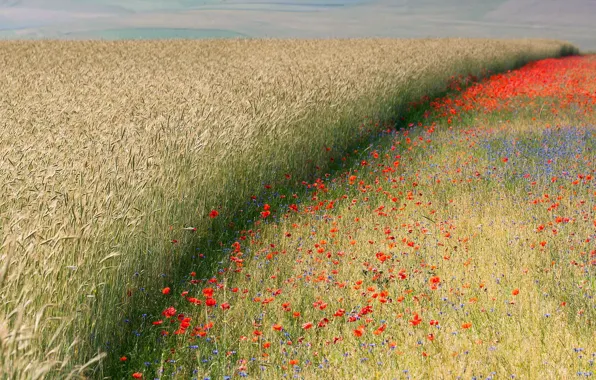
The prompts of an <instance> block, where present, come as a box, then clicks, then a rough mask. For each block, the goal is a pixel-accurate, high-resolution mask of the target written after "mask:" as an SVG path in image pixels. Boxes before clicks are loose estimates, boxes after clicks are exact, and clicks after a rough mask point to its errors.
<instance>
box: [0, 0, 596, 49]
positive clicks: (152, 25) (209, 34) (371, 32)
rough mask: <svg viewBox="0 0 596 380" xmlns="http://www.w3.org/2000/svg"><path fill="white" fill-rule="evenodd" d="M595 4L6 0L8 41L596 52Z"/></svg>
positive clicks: (3, 21) (0, 32)
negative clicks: (563, 43) (492, 43)
mask: <svg viewBox="0 0 596 380" xmlns="http://www.w3.org/2000/svg"><path fill="white" fill-rule="evenodd" d="M594 15H596V1H590V0H567V1H565V2H562V1H559V0H486V1H477V0H444V1H437V0H393V1H390V0H302V1H299V0H257V1H250V0H171V1H168V0H129V1H127V2H125V3H123V2H120V1H117V0H78V1H77V0H46V1H42V0H0V38H4V39H19V38H69V39H97V38H102V39H123V38H180V37H183V38H226V37H254V38H262V37H267V38H329V37H339V38H354V37H396V38H417V37H494V38H525V37H528V38H553V39H561V40H567V41H570V42H573V43H575V44H577V45H578V46H579V47H580V48H581V49H596V26H595V25H594V24H595V23H594V22H593V16H594Z"/></svg>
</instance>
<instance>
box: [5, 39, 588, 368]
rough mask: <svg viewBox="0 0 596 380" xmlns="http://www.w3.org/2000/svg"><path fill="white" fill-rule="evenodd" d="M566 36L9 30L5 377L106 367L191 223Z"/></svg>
mask: <svg viewBox="0 0 596 380" xmlns="http://www.w3.org/2000/svg"><path fill="white" fill-rule="evenodd" d="M573 52H576V49H575V48H574V47H573V46H571V45H569V44H567V43H564V42H558V41H542V40H481V39H478V40H473V39H472V40H469V39H427V40H396V39H362V40H360V39H354V40H317V41H315V40H242V39H240V40H207V41H184V40H181V41H159V42H157V41H135V42H132V41H119V42H100V41H76V42H75V41H27V42H25V41H3V42H0V69H1V70H0V72H1V73H2V75H0V99H1V102H0V299H1V302H0V377H2V378H5V377H8V378H44V377H68V376H70V377H85V376H99V374H100V373H101V365H98V363H101V359H102V358H103V356H104V351H105V348H106V342H107V341H111V342H117V341H118V325H119V323H121V321H122V319H123V318H124V316H125V315H126V310H127V308H131V307H134V305H133V303H132V302H130V301H129V298H130V297H129V296H130V295H129V294H127V291H128V290H129V289H130V288H132V287H133V286H137V287H138V286H139V284H141V285H142V286H144V287H146V288H147V289H150V288H152V287H157V286H159V281H158V279H159V278H160V275H161V274H163V273H168V271H172V270H173V268H175V267H176V266H177V265H179V263H180V262H181V261H180V260H182V258H181V257H179V256H181V255H183V252H184V251H185V250H184V249H180V248H173V247H179V246H185V245H186V246H187V247H189V246H191V245H192V241H193V240H192V239H194V238H187V236H188V235H187V234H185V231H182V232H180V231H181V230H182V228H183V227H193V228H196V234H195V235H198V236H207V235H208V234H210V233H212V232H213V229H212V228H213V227H212V224H213V223H215V222H217V223H219V226H225V225H226V223H228V222H231V220H230V219H229V218H228V215H232V214H233V213H234V211H235V210H237V209H238V208H239V207H241V205H242V202H244V201H245V199H246V198H247V197H249V196H250V195H251V194H253V193H254V192H256V191H258V190H259V189H260V188H262V186H263V184H267V183H270V182H271V181H273V180H274V178H278V177H279V176H280V174H282V175H283V174H284V173H287V174H288V177H290V175H291V176H296V177H299V176H304V175H307V174H308V173H310V172H312V170H313V168H315V167H317V166H320V165H324V164H325V163H326V162H327V161H326V160H327V157H328V156H327V154H326V150H325V149H324V148H325V147H330V148H332V149H333V150H335V151H338V152H341V151H342V150H344V149H346V147H348V146H349V144H350V143H351V141H352V137H353V135H354V134H355V133H356V131H357V129H358V127H359V125H360V123H361V121H362V120H363V118H364V117H365V116H367V115H375V116H376V117H381V118H382V117H386V116H389V115H395V114H396V113H398V112H399V108H398V107H397V106H398V105H401V104H405V102H407V101H409V100H413V99H416V98H418V97H420V96H421V95H423V94H427V93H435V92H437V91H441V90H443V89H444V88H445V83H446V80H448V79H449V78H450V77H451V76H452V75H457V74H468V73H471V74H481V73H483V72H484V70H486V69H489V70H504V69H507V68H512V67H515V66H518V65H519V64H521V63H523V62H527V61H529V60H533V59H538V58H542V57H552V56H560V55H563V54H569V53H573ZM212 210H217V211H218V212H219V217H218V218H216V220H213V219H212V218H210V217H209V214H210V212H211V211H212ZM193 236H194V235H193ZM172 242H177V244H176V245H174V244H172ZM190 250H192V247H191V248H190ZM186 251H188V249H187V250H186ZM147 302H149V301H147ZM98 368H100V369H98Z"/></svg>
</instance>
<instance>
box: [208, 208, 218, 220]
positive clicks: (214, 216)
mask: <svg viewBox="0 0 596 380" xmlns="http://www.w3.org/2000/svg"><path fill="white" fill-rule="evenodd" d="M218 215H219V212H217V210H211V212H210V213H209V217H210V218H211V219H213V218H217V216H218Z"/></svg>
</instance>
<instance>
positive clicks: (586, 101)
mask: <svg viewBox="0 0 596 380" xmlns="http://www.w3.org/2000/svg"><path fill="white" fill-rule="evenodd" d="M449 87H450V89H451V91H450V92H449V93H448V95H446V96H445V97H442V98H436V99H435V98H432V99H431V98H428V97H426V98H422V99H421V100H420V101H419V102H417V103H412V104H411V109H410V112H409V115H411V117H409V119H407V120H397V122H398V123H397V124H396V120H394V121H391V122H386V121H377V120H374V119H372V118H368V119H367V121H366V122H365V123H363V124H362V125H361V126H360V127H361V134H360V138H359V142H358V145H357V147H355V148H354V149H352V150H350V151H349V152H348V153H346V154H345V155H343V156H341V157H336V156H335V155H334V154H333V153H334V152H333V149H334V148H333V147H332V146H322V147H320V148H321V149H322V150H324V151H325V152H327V154H328V155H329V159H330V160H331V161H333V162H332V166H331V169H330V170H328V171H326V172H323V171H318V172H317V175H316V176H315V177H313V178H304V180H303V179H295V178H292V177H291V176H290V175H289V174H288V175H283V173H282V174H281V175H282V176H283V177H284V178H283V182H284V183H286V184H285V185H283V186H282V185H277V184H276V183H275V182H271V183H263V184H262V185H263V191H262V192H259V193H256V194H255V195H254V196H252V197H251V198H250V199H247V200H246V203H245V207H244V208H243V210H242V213H241V214H242V216H241V217H238V219H237V220H235V221H234V224H233V225H230V226H229V228H228V229H227V232H226V234H225V235H221V236H215V237H214V238H213V240H212V241H211V242H210V243H209V244H206V245H204V246H202V247H201V248H199V249H197V252H196V254H195V255H194V256H193V258H192V260H191V262H190V263H189V264H188V266H187V267H186V268H185V269H186V273H185V275H184V276H183V278H176V277H172V276H169V275H168V274H166V273H164V274H163V278H162V279H161V280H160V281H161V285H162V286H161V291H159V292H157V294H153V293H151V294H148V293H146V292H143V289H138V288H135V287H134V284H133V285H131V288H130V290H129V291H130V292H131V294H132V297H145V298H146V299H151V300H153V301H152V302H156V303H158V304H161V305H162V307H161V308H160V309H159V310H161V311H162V312H161V314H158V313H147V312H146V311H145V310H136V311H135V313H134V315H130V318H128V319H126V320H125V321H124V322H123V324H122V329H123V331H124V332H125V333H126V334H129V336H130V339H129V344H128V345H125V346H121V347H119V350H112V351H110V352H109V356H108V361H109V362H110V363H111V364H108V365H109V366H111V367H110V368H111V369H112V370H113V371H115V372H114V373H117V374H118V376H122V377H131V376H132V377H133V378H151V379H153V378H170V377H176V378H197V379H207V378H209V379H221V378H224V379H229V378H237V377H250V378H267V379H272V378H304V379H310V378H317V377H321V376H334V377H336V378H346V379H363V378H367V379H372V378H375V379H377V378H378V379H393V378H400V379H401V378H413V379H414V378H458V377H461V378H466V379H470V378H473V379H480V378H482V379H492V378H553V379H554V378H559V379H560V378H572V377H573V378H574V377H580V378H581V377H590V376H593V374H594V371H595V368H594V361H595V360H596V326H595V323H596V300H595V299H594V297H595V296H596V244H595V241H596V182H595V181H596V179H595V177H596V173H595V170H596V169H595V166H594V165H595V163H596V117H595V113H594V112H595V111H596V57H594V56H574V57H568V58H561V59H546V60H542V61H538V62H534V63H531V64H528V65H526V66H524V67H523V68H522V69H520V70H517V71H511V72H507V73H503V74H499V75H495V76H492V77H490V78H488V79H484V80H479V79H478V78H475V77H472V76H468V77H454V78H452V80H451V81H450V84H449ZM400 123H401V124H400ZM404 123H405V127H404V128H399V129H396V128H395V126H396V125H403V124H404ZM288 181H289V182H291V183H293V186H288V185H287V182H288ZM280 183H282V181H281V180H280ZM210 217H211V218H212V219H214V220H217V219H218V218H221V217H222V215H221V214H220V210H218V209H213V210H212V211H211V213H210ZM177 230H183V231H182V233H188V234H193V233H194V232H193V228H192V227H191V226H177V227H172V236H173V237H172V240H171V244H172V247H173V248H172V249H173V250H174V251H175V250H176V245H177V240H176V239H175V238H174V237H175V236H178V235H177V234H178V233H179V232H177ZM226 239H227V240H226ZM206 273H210V274H209V275H206ZM137 275H138V274H137Z"/></svg>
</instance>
